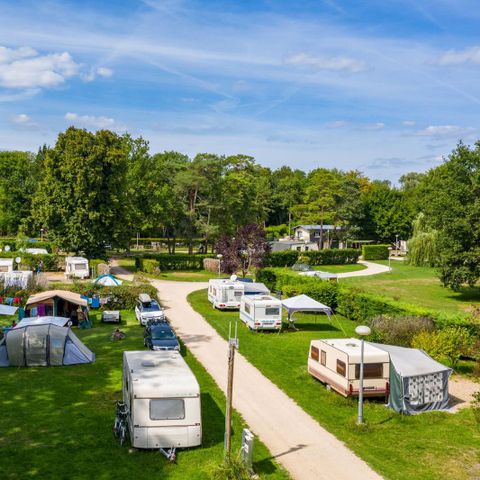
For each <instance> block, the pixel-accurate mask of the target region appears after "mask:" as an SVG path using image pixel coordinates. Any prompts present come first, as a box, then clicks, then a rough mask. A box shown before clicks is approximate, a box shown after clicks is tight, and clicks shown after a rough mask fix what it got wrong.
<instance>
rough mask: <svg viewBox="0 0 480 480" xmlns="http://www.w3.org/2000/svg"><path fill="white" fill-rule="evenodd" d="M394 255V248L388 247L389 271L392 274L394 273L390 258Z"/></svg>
mask: <svg viewBox="0 0 480 480" xmlns="http://www.w3.org/2000/svg"><path fill="white" fill-rule="evenodd" d="M391 255H392V247H388V271H389V272H391V271H392V265H391V263H390V262H391V260H390V256H391Z"/></svg>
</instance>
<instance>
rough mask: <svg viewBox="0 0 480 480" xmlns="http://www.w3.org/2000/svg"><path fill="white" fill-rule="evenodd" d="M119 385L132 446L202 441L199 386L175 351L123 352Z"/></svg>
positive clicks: (173, 445) (185, 444)
mask: <svg viewBox="0 0 480 480" xmlns="http://www.w3.org/2000/svg"><path fill="white" fill-rule="evenodd" d="M122 389H123V401H124V402H125V404H126V405H127V406H128V421H127V423H128V431H129V434H130V440H131V443H132V446H133V447H136V448H156V449H158V448H188V447H196V446H198V445H201V443H202V417H201V407H200V387H199V385H198V382H197V379H196V378H195V376H194V374H193V373H192V371H191V370H190V368H189V367H188V365H187V364H186V363H185V360H184V359H183V358H182V356H181V355H180V354H179V353H178V352H172V351H158V352H151V351H148V352H147V351H136V352H123V388H122Z"/></svg>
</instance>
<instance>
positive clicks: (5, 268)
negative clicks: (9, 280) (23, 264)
mask: <svg viewBox="0 0 480 480" xmlns="http://www.w3.org/2000/svg"><path fill="white" fill-rule="evenodd" d="M0 272H8V267H7V266H6V265H2V266H1V267H0Z"/></svg>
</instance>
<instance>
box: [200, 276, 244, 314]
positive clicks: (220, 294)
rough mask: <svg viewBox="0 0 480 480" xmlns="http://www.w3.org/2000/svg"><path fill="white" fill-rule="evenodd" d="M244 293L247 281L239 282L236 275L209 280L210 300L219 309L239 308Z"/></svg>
mask: <svg viewBox="0 0 480 480" xmlns="http://www.w3.org/2000/svg"><path fill="white" fill-rule="evenodd" d="M244 293H245V283H244V282H238V281H237V277H236V275H232V276H231V277H230V278H229V279H226V278H213V279H211V280H209V281H208V301H209V302H210V303H211V304H212V305H213V307H214V308H218V309H219V310H238V309H239V308H240V300H241V298H242V296H243V294H244Z"/></svg>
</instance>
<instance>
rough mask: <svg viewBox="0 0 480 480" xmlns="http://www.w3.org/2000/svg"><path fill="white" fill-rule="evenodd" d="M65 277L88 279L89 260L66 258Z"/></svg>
mask: <svg viewBox="0 0 480 480" xmlns="http://www.w3.org/2000/svg"><path fill="white" fill-rule="evenodd" d="M65 276H66V277H67V278H71V277H75V278H82V279H85V278H88V277H89V276H90V268H89V266H88V260H87V259H86V258H84V257H66V258H65Z"/></svg>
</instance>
